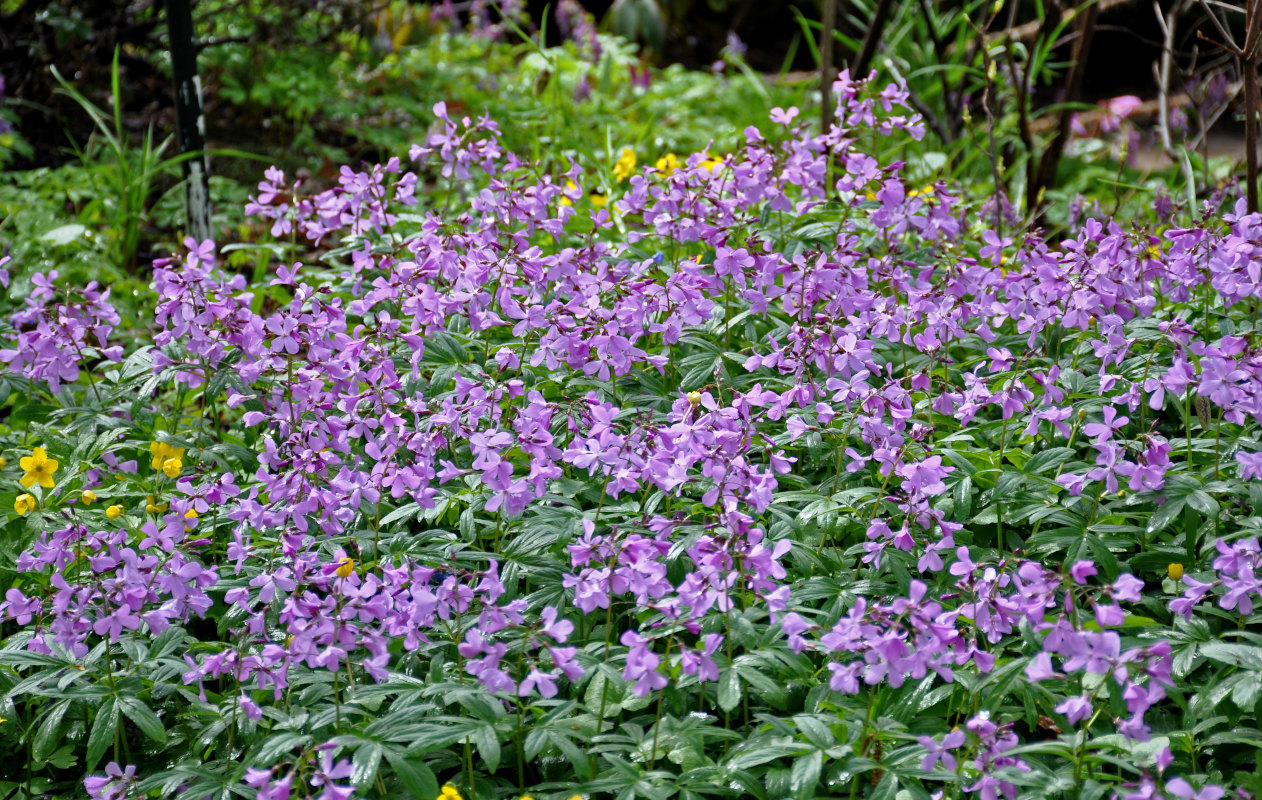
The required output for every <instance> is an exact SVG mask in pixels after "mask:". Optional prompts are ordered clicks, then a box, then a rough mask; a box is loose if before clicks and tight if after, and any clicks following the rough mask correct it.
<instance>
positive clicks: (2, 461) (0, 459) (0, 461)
mask: <svg viewBox="0 0 1262 800" xmlns="http://www.w3.org/2000/svg"><path fill="white" fill-rule="evenodd" d="M8 463H9V461H8V459H6V458H5V457H4V456H0V469H4V465H5V464H8Z"/></svg>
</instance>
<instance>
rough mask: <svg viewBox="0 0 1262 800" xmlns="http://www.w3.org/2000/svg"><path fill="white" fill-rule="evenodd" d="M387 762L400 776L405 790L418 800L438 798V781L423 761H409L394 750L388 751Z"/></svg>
mask: <svg viewBox="0 0 1262 800" xmlns="http://www.w3.org/2000/svg"><path fill="white" fill-rule="evenodd" d="M386 761H388V762H390V767H391V769H393V770H394V774H395V775H397V776H398V778H399V782H400V783H402V784H403V788H405V789H407V790H408V791H409V792H411V794H412V796H413V797H415V798H416V800H434V798H435V797H437V796H438V792H439V789H438V779H437V778H435V777H434V772H433V770H431V769H430V768H429V766H428V765H427V764H426V763H425V762H424V761H422V760H421V759H419V758H417V759H409V758H408V757H407V756H405V755H403V754H402V753H399V752H397V751H394V750H387V751H386Z"/></svg>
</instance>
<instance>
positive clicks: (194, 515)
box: [184, 508, 197, 531]
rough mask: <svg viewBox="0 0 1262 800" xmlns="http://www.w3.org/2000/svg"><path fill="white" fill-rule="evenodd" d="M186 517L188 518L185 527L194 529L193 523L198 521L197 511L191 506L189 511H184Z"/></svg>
mask: <svg viewBox="0 0 1262 800" xmlns="http://www.w3.org/2000/svg"><path fill="white" fill-rule="evenodd" d="M184 519H185V520H187V522H185V523H184V527H185V528H186V529H187V530H190V531H191V530H193V525H194V524H196V522H197V512H196V511H194V510H193V509H191V508H190V509H189V510H188V511H185V512H184Z"/></svg>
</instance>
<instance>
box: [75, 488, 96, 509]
mask: <svg viewBox="0 0 1262 800" xmlns="http://www.w3.org/2000/svg"><path fill="white" fill-rule="evenodd" d="M79 499H80V500H82V501H83V504H84V505H85V506H90V505H92V504H93V503H95V502H96V492H94V491H92V490H91V489H84V490H83V493H82V494H80V495H79Z"/></svg>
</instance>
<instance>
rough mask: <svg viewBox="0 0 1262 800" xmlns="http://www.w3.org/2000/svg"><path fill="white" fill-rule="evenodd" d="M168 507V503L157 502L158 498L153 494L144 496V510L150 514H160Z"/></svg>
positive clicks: (169, 505)
mask: <svg viewBox="0 0 1262 800" xmlns="http://www.w3.org/2000/svg"><path fill="white" fill-rule="evenodd" d="M170 507H171V504H170V503H159V502H158V498H157V497H155V496H154V495H149V496H148V497H146V498H145V511H146V512H148V513H150V514H161V513H163V512H164V511H166V510H167V509H168V508H170Z"/></svg>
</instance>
